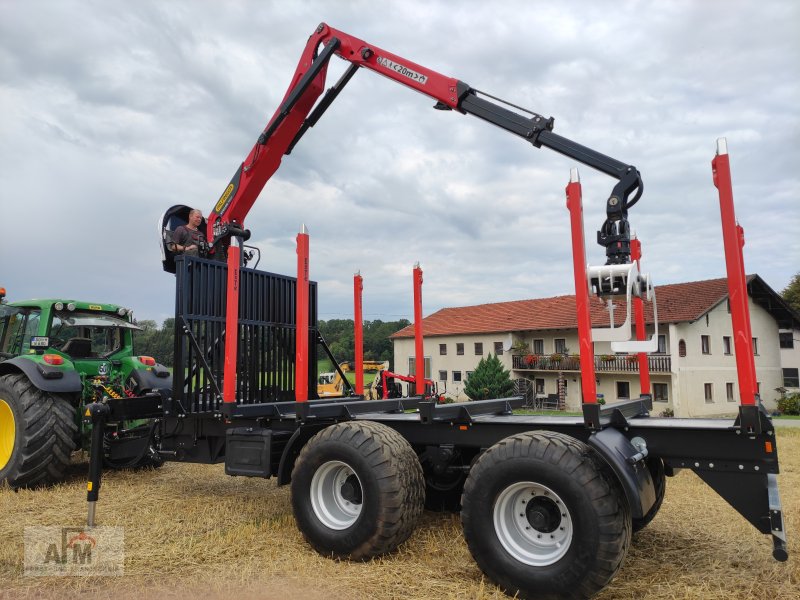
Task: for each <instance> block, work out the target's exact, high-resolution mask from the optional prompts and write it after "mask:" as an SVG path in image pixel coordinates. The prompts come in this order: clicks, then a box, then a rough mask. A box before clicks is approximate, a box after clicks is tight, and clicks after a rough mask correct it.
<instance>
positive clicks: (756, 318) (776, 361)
mask: <svg viewBox="0 0 800 600" xmlns="http://www.w3.org/2000/svg"><path fill="white" fill-rule="evenodd" d="M747 290H748V304H749V307H750V315H751V325H752V333H753V339H752V344H753V349H754V351H755V360H756V375H757V379H758V385H759V392H760V394H761V399H762V401H763V402H764V404H765V406H766V407H767V408H768V409H774V408H775V405H776V401H777V399H778V398H780V396H781V394H782V393H785V392H786V391H787V390H789V391H791V390H794V389H795V388H797V387H798V367H800V348H799V347H798V346H800V342H799V341H798V339H800V315H798V314H797V313H796V312H794V311H793V310H792V309H791V308H790V307H789V306H788V305H787V304H786V302H785V301H784V300H783V299H782V298H781V297H780V296H779V295H778V294H777V293H776V292H775V291H773V290H772V288H770V287H769V286H768V285H767V284H766V283H765V282H764V280H763V279H762V278H761V277H759V276H758V275H750V276H748V277H747ZM656 298H657V310H658V334H657V335H658V351H657V352H655V353H653V354H651V355H650V356H649V357H648V361H649V366H650V375H651V382H652V394H653V401H654V402H653V406H654V412H655V413H661V412H663V411H665V410H667V409H670V410H672V411H673V412H674V414H675V415H676V416H682V417H701V416H715V415H724V414H731V413H735V412H736V409H737V403H738V401H739V397H738V387H739V384H738V382H737V376H736V357H735V347H734V346H735V344H734V340H733V332H732V327H731V320H730V304H729V301H728V287H727V280H726V279H724V278H723V279H710V280H706V281H694V282H689V283H678V284H671V285H663V286H657V287H656ZM617 304H619V306H617V308H616V310H615V317H616V323H617V325H619V324H620V323H621V322H622V320H623V314H624V312H625V306H624V301H623V302H618V303H617ZM591 311H592V323H593V325H594V326H595V327H599V326H601V325H602V324H606V325H607V324H608V322H609V316H608V311H607V310H606V309H605V307H604V305H603V303H602V302H601V301H600V300H599V299H597V300H596V302H595V301H593V303H592V307H591ZM645 321H646V326H647V331H648V335H653V334H654V333H655V323H654V319H653V312H652V305H651V304H649V303H648V304H646V310H645ZM422 327H423V336H424V352H425V371H426V373H425V375H426V377H432V378H433V379H434V380H436V381H438V382H439V386H440V389H441V388H446V395H448V396H450V397H452V398H455V399H460V400H465V399H467V396H466V395H465V393H464V384H465V383H466V380H467V379H468V378H469V376H470V373H471V372H472V371H473V370H474V369H475V366H476V365H477V364H478V362H479V361H480V359H481V358H482V357H485V356H488V355H489V354H496V355H497V356H498V357H499V358H500V360H501V361H502V363H503V365H504V366H505V367H506V368H507V369H509V370H510V371H511V377H512V379H514V380H515V382H516V388H517V391H518V393H520V394H525V395H527V396H528V397H529V398H531V399H544V398H549V404H548V403H547V402H545V403H544V404H545V405H550V406H552V407H556V408H563V409H566V410H579V407H580V403H581V378H580V363H579V361H578V355H577V351H578V334H577V322H576V316H575V297H574V296H557V297H554V298H538V299H532V300H517V301H513V302H499V303H495V304H481V305H478V306H464V307H458V308H444V309H442V310H439V311H437V312H435V313H433V314H432V315H430V316H428V317H427V318H425V319H424V320H423V325H422ZM392 338H393V342H394V356H395V369H396V370H398V371H401V372H403V371H405V370H407V371H408V373H409V374H413V373H414V365H415V362H414V328H413V326H409V327H406V328H405V329H402V330H401V331H398V332H397V333H395V334H394V335H393V336H392ZM594 355H595V360H594V362H595V369H596V380H597V392H598V394H602V395H603V397H604V399H605V400H606V402H615V401H618V400H623V399H627V398H631V397H638V396H639V393H640V387H639V377H638V362H637V361H636V360H635V358H632V357H629V356H628V355H626V354H614V353H612V352H611V348H610V344H609V343H608V342H598V343H595V346H594Z"/></svg>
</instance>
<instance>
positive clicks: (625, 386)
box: [617, 381, 631, 400]
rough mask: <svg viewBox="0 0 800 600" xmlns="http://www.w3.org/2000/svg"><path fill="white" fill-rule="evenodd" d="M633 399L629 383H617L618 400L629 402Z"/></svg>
mask: <svg viewBox="0 0 800 600" xmlns="http://www.w3.org/2000/svg"><path fill="white" fill-rule="evenodd" d="M630 397H631V384H630V383H628V382H627V381H618V382H617V400H627V399H628V398H630Z"/></svg>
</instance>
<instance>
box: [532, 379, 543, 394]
mask: <svg viewBox="0 0 800 600" xmlns="http://www.w3.org/2000/svg"><path fill="white" fill-rule="evenodd" d="M533 387H534V389H535V390H536V393H537V394H544V379H535V380H534V386H533Z"/></svg>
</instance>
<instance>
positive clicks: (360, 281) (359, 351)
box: [353, 273, 364, 396]
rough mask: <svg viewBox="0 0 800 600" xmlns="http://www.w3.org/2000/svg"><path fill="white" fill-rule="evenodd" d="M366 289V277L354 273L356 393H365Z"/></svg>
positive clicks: (359, 394)
mask: <svg viewBox="0 0 800 600" xmlns="http://www.w3.org/2000/svg"><path fill="white" fill-rule="evenodd" d="M363 291H364V278H363V277H361V274H360V273H356V274H355V275H353V323H354V337H355V362H356V394H357V395H358V396H363V395H364V320H363V318H362V315H361V312H362V311H361V296H362V293H363Z"/></svg>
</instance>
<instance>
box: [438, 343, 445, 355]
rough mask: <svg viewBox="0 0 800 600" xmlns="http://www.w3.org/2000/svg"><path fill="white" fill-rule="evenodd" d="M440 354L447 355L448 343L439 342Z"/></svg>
mask: <svg viewBox="0 0 800 600" xmlns="http://www.w3.org/2000/svg"><path fill="white" fill-rule="evenodd" d="M439 356H447V344H439Z"/></svg>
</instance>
